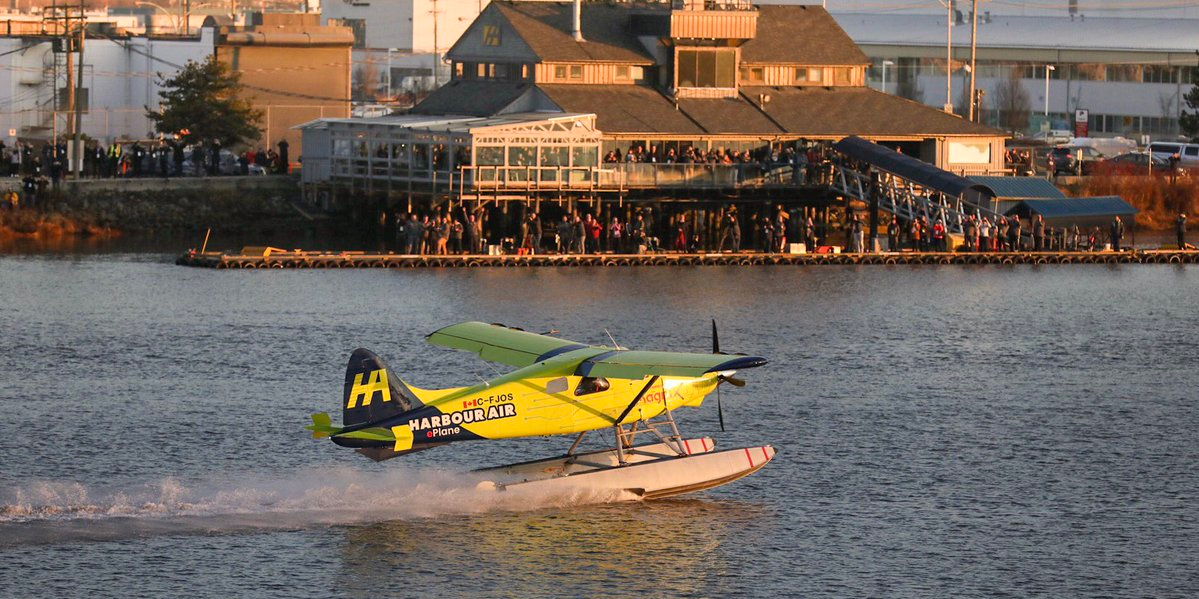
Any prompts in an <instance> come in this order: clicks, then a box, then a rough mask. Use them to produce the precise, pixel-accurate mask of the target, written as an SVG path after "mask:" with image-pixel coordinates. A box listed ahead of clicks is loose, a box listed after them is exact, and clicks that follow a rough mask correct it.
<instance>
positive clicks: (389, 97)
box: [387, 48, 396, 101]
mask: <svg viewBox="0 0 1199 599" xmlns="http://www.w3.org/2000/svg"><path fill="white" fill-rule="evenodd" d="M395 51H396V49H395V48H388V49H387V100H388V101H391V98H392V95H391V53H392V52H395Z"/></svg>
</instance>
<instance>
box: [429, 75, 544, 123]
mask: <svg viewBox="0 0 1199 599" xmlns="http://www.w3.org/2000/svg"><path fill="white" fill-rule="evenodd" d="M532 89H535V88H534V87H533V84H532V83H529V82H526V81H518V82H507V81H471V80H466V79H455V80H454V81H450V82H449V83H447V84H445V85H443V86H441V87H439V88H437V89H436V90H434V91H433V93H431V94H429V95H428V97H426V98H425V99H424V100H422V101H421V103H420V104H417V105H416V106H415V107H413V108H412V112H413V113H415V114H460V115H470V116H490V115H493V114H495V113H497V112H499V111H501V110H503V109H504V108H505V107H507V106H508V105H509V104H512V103H513V102H515V101H516V99H517V98H519V97H521V96H522V95H523V94H525V93H527V92H529V91H530V90H532Z"/></svg>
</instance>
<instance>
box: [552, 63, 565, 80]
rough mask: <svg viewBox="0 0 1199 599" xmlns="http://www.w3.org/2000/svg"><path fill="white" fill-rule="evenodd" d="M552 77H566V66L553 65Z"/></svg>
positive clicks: (561, 78)
mask: <svg viewBox="0 0 1199 599" xmlns="http://www.w3.org/2000/svg"><path fill="white" fill-rule="evenodd" d="M554 79H557V80H559V81H564V80H565V79H566V66H565V65H558V66H556V67H554Z"/></svg>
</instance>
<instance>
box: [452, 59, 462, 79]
mask: <svg viewBox="0 0 1199 599" xmlns="http://www.w3.org/2000/svg"><path fill="white" fill-rule="evenodd" d="M462 75H463V67H462V63H460V62H455V63H454V79H462V78H463V77H462Z"/></svg>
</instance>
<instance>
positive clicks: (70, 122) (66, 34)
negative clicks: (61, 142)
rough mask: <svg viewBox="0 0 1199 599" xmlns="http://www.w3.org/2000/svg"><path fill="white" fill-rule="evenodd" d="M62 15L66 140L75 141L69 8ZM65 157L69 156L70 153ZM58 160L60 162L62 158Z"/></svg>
mask: <svg viewBox="0 0 1199 599" xmlns="http://www.w3.org/2000/svg"><path fill="white" fill-rule="evenodd" d="M62 13H63V14H62V49H63V51H64V52H66V53H67V72H66V77H67V139H75V120H74V119H72V118H71V116H72V115H73V114H74V113H75V80H74V79H73V78H72V77H71V75H72V74H73V73H74V72H75V53H74V52H72V50H74V48H72V46H73V45H74V44H72V40H71V6H70V5H67V6H64V7H63V9H62ZM54 85H58V81H55V82H54ZM55 108H56V109H57V108H58V107H57V106H56V107H55ZM54 152H55V153H56V154H57V153H58V145H57V144H56V145H55V146H54ZM67 155H68V156H69V155H70V152H68V153H67ZM58 158H59V159H60V160H61V159H62V156H59V157H58Z"/></svg>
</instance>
